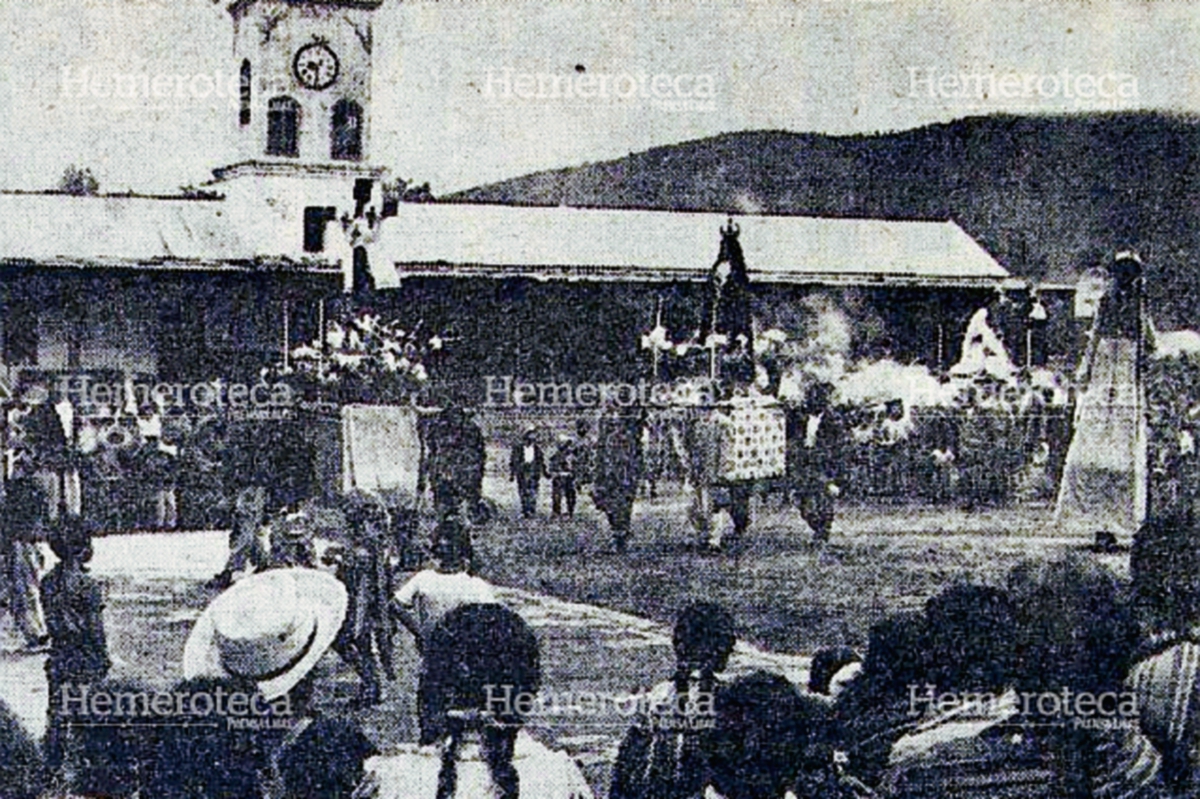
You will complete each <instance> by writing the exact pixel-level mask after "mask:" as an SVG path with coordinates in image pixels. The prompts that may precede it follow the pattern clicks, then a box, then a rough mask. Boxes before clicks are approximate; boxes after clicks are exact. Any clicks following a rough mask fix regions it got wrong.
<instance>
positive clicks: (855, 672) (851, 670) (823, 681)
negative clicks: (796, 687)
mask: <svg viewBox="0 0 1200 799" xmlns="http://www.w3.org/2000/svg"><path fill="white" fill-rule="evenodd" d="M862 669H863V659H862V655H860V654H858V652H855V651H854V650H853V649H851V648H850V647H848V646H833V647H825V648H823V649H818V650H817V651H816V652H815V653H813V658H812V663H811V664H809V667H808V691H809V693H811V694H813V695H815V696H821V697H827V698H828V699H829V701H831V702H832V701H834V700H836V699H837V698H838V696H840V695H841V693H842V691H844V690H845V689H846V687H847V686H848V685H849V684H850V682H851V681H853V680H855V679H857V678H858V677H859V675H861V674H862Z"/></svg>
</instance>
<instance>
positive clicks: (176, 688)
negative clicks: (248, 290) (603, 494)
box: [0, 515, 1200, 799]
mask: <svg viewBox="0 0 1200 799" xmlns="http://www.w3.org/2000/svg"><path fill="white" fill-rule="evenodd" d="M451 518H453V517H451ZM437 539H438V541H437V543H438V547H437V550H436V558H435V564H434V566H433V567H432V568H430V569H427V570H425V571H421V572H418V573H417V574H415V575H413V576H412V577H411V578H410V579H409V580H408V581H407V582H406V584H405V585H403V586H401V587H400V588H398V589H396V590H395V592H394V595H393V596H392V597H391V598H390V600H389V603H388V611H387V612H388V614H389V615H392V616H395V617H396V618H398V619H400V620H401V621H402V623H403V624H404V626H405V627H407V628H408V629H409V630H410V631H411V633H412V636H413V641H414V645H415V647H416V649H417V651H418V652H419V653H420V657H421V667H420V672H419V677H418V679H417V683H416V685H415V686H413V687H411V688H404V687H403V686H401V690H412V691H413V692H414V696H415V698H416V705H417V708H418V728H419V736H418V739H417V740H414V741H412V742H410V743H403V744H395V745H387V746H382V747H381V746H378V745H377V744H376V743H375V742H374V741H373V740H372V738H371V736H370V735H369V734H368V731H366V730H364V729H360V728H359V727H358V726H357V724H356V722H355V720H354V718H353V716H352V714H345V713H336V712H329V708H330V707H331V704H330V702H329V701H328V697H327V696H324V695H323V694H325V693H327V692H328V691H329V690H330V689H329V687H328V685H327V684H326V683H322V682H321V681H320V680H318V679H317V678H316V675H317V674H318V673H319V672H320V670H319V669H317V664H318V663H319V661H321V659H322V658H323V657H325V656H326V654H327V653H329V652H338V653H340V654H342V655H343V656H345V653H346V652H347V651H348V649H347V644H350V645H352V646H362V645H363V639H362V638H359V637H356V633H355V630H356V626H357V624H358V621H357V620H356V616H355V611H354V608H353V604H354V599H353V593H354V588H353V586H351V585H348V584H347V583H346V582H345V581H343V580H341V579H339V578H338V577H337V576H335V575H334V574H331V573H330V572H329V571H328V570H319V569H314V568H309V567H305V566H282V567H279V568H266V569H263V570H261V571H258V572H255V573H253V574H250V575H248V576H245V577H243V578H241V579H240V580H238V581H237V582H236V583H234V584H233V585H232V586H230V587H229V588H227V589H226V590H224V591H222V592H220V593H219V594H218V595H217V596H216V597H215V598H213V599H212V600H211V601H210V602H209V603H208V605H207V606H206V607H205V608H204V610H203V611H202V613H201V614H200V616H199V618H198V619H197V620H196V622H195V624H194V625H193V626H192V629H191V630H190V632H189V634H188V640H187V643H186V646H185V648H184V658H183V678H182V679H181V680H180V681H179V682H178V683H177V684H175V685H173V686H172V687H171V688H170V689H169V690H166V691H161V690H160V691H156V690H154V689H152V688H150V687H148V686H146V685H143V684H140V683H137V682H130V681H120V680H115V679H113V678H112V677H111V676H110V673H109V672H110V665H111V664H110V661H109V658H108V654H107V647H106V642H105V635H104V626H103V621H102V612H101V611H102V607H103V599H102V595H101V592H100V589H99V587H98V585H97V583H96V581H95V579H94V578H92V577H91V576H90V575H89V573H88V566H87V564H88V560H89V558H90V554H91V547H90V541H89V539H88V537H87V536H86V534H81V533H80V532H79V529H78V528H62V530H61V532H60V533H59V534H56V535H55V536H53V537H52V539H51V540H52V543H53V545H54V548H55V552H56V553H57V554H58V555H59V557H60V558H61V563H60V564H59V565H58V566H57V567H56V568H55V570H54V572H52V573H51V575H49V576H48V577H47V579H46V581H45V582H44V583H43V600H44V602H45V606H46V618H47V622H48V627H49V630H50V635H51V644H50V657H49V659H48V662H47V677H48V680H49V684H50V691H51V696H52V697H54V698H58V699H59V700H61V701H52V702H51V704H50V710H49V731H48V733H47V736H46V740H45V742H44V745H41V746H39V745H38V744H37V742H35V741H33V740H32V739H31V738H30V737H29V735H28V734H27V733H25V732H24V731H23V729H22V728H21V727H20V725H19V724H18V723H17V722H16V721H15V719H14V718H13V717H12V714H11V713H9V712H8V711H7V708H0V709H2V710H4V711H5V712H4V713H0V754H2V755H3V757H0V785H3V788H4V795H5V796H11V797H14V799H24V798H25V797H30V798H31V799H32V798H33V797H39V796H101V797H181V798H182V797H189V798H191V797H213V798H214V799H216V797H231V796H239V797H240V796H267V797H339V796H341V797H356V798H357V799H365V797H376V798H377V799H386V798H387V797H411V798H412V799H429V798H430V797H437V799H450V797H496V796H499V797H505V798H506V799H516V797H519V796H528V797H544V798H545V799H590V797H591V796H592V795H593V789H592V787H590V786H589V784H588V782H587V781H586V780H585V779H584V776H583V773H582V771H581V769H580V767H579V765H578V764H577V763H576V762H575V761H574V760H573V759H572V757H571V756H570V755H569V754H568V753H566V752H565V751H563V750H560V749H557V748H555V747H554V746H552V745H551V744H550V743H548V742H546V741H543V740H540V739H539V737H538V736H537V735H535V734H533V733H531V732H530V731H529V730H528V729H527V725H526V722H527V721H528V713H529V712H530V710H529V708H530V707H531V706H533V703H526V704H523V703H522V702H519V701H518V702H512V701H509V702H497V697H498V696H509V697H511V696H525V697H530V696H535V695H536V694H537V692H538V691H539V689H540V687H541V684H542V673H543V672H542V666H541V645H540V643H539V641H538V638H537V636H536V635H535V634H534V632H533V631H532V629H531V628H530V626H529V624H528V623H527V622H526V621H525V620H524V619H523V618H522V617H521V616H520V614H518V613H517V612H515V611H514V610H512V609H511V608H508V607H506V606H505V605H504V604H503V602H502V601H501V600H500V598H499V597H498V594H497V592H496V591H495V590H494V588H492V586H490V585H489V584H488V583H486V582H485V581H483V580H481V579H480V578H478V577H477V576H474V575H472V574H470V572H469V570H468V566H467V563H466V560H465V554H466V553H465V547H466V541H467V539H466V538H465V537H464V536H463V534H462V530H461V527H460V526H457V525H454V524H443V525H440V526H439V529H438V533H437ZM1130 574H1131V578H1130V579H1129V580H1125V579H1123V578H1121V577H1119V576H1118V575H1117V574H1116V572H1114V571H1113V570H1112V569H1110V567H1108V566H1107V565H1105V564H1104V563H1102V562H1099V561H1097V560H1094V559H1086V558H1085V557H1084V556H1082V555H1074V554H1071V555H1067V556H1064V557H1061V558H1059V559H1056V560H1050V561H1027V562H1023V563H1021V564H1019V565H1018V566H1017V567H1015V568H1014V569H1013V570H1012V571H1011V572H1010V573H1009V575H1008V576H1007V579H1006V580H1005V581H1004V582H1003V584H1001V585H982V584H976V583H970V582H962V583H956V584H953V585H951V586H949V587H947V588H945V589H944V590H942V591H940V592H939V593H937V594H936V595H934V596H933V597H931V598H930V599H929V600H928V601H927V602H926V604H925V606H924V608H923V609H922V610H921V611H919V612H912V611H910V612H901V613H896V614H893V615H890V616H887V617H884V618H882V619H881V620H879V621H878V622H877V623H875V624H874V625H873V626H872V627H871V629H870V633H869V636H868V640H867V644H866V648H865V650H864V651H862V652H859V651H856V650H855V649H853V648H849V647H845V646H838V647H830V648H828V649H822V650H820V651H818V652H817V653H815V655H814V657H813V658H812V662H811V667H810V669H809V673H808V678H807V682H806V683H805V684H803V685H796V684H793V683H791V682H790V681H789V680H788V679H787V678H785V677H784V676H781V675H779V674H775V673H770V672H766V671H751V672H749V673H731V671H730V658H731V655H732V653H733V651H734V648H735V644H736V641H737V638H738V634H739V630H738V624H737V621H736V619H735V618H734V617H733V616H732V615H731V614H730V613H729V612H728V611H727V610H726V609H725V608H724V607H722V606H721V605H720V604H718V603H714V602H711V601H698V602H693V603H691V604H688V605H686V606H685V607H683V608H682V609H681V611H680V613H679V615H678V617H677V620H676V623H675V627H674V633H673V636H672V644H673V649H674V655H675V665H674V668H673V670H672V672H671V674H670V675H669V676H668V677H667V679H665V680H664V681H663V682H661V683H659V684H657V685H654V686H651V687H649V688H648V689H646V690H645V692H644V695H645V697H647V698H648V701H646V702H644V703H642V704H640V705H639V709H640V711H639V713H638V714H637V715H636V716H635V717H634V718H633V720H632V723H631V724H630V726H629V727H628V729H627V730H626V731H625V733H624V735H623V736H622V737H621V741H620V744H619V747H618V749H617V752H616V758H615V762H614V764H613V768H612V772H611V781H610V783H609V785H608V786H607V795H608V796H609V797H611V798H612V799H650V797H706V798H707V799H785V797H794V799H805V798H806V797H809V798H812V799H826V798H829V799H849V798H850V797H870V796H879V797H930V799H934V798H935V797H949V796H953V797H974V796H978V797H1036V796H1044V797H1112V796H1121V797H1147V798H1149V797H1163V798H1166V797H1185V796H1194V795H1195V793H1196V791H1197V790H1200V776H1198V775H1200V757H1198V756H1197V753H1196V752H1197V749H1196V745H1195V740H1196V730H1197V729H1198V728H1200V726H1198V725H1200V703H1198V702H1197V698H1196V693H1195V690H1196V685H1197V677H1198V676H1200V657H1198V656H1197V653H1198V652H1200V641H1197V637H1196V636H1197V632H1196V630H1197V628H1198V627H1200V528H1198V526H1197V525H1196V523H1195V520H1194V519H1193V518H1192V517H1191V516H1190V515H1176V516H1168V517H1154V518H1152V519H1151V520H1150V521H1149V522H1147V524H1146V525H1145V526H1144V527H1143V528H1142V529H1141V530H1140V531H1139V533H1138V535H1137V537H1136V538H1135V540H1134V544H1133V548H1132V552H1131V556H1130ZM375 643H377V644H379V645H380V647H381V648H382V647H383V642H381V641H376V642H375ZM366 645H368V646H370V645H371V644H370V643H368V644H366ZM389 647H390V644H389ZM394 678H395V677H394V675H392V677H391V679H394ZM631 688H639V687H638V686H631ZM89 696H91V697H93V699H91V700H88V699H87V697H89ZM95 697H106V698H107V701H106V703H105V704H104V705H101V704H98V703H97V701H95ZM201 699H203V702H202V703H201V701H200V700H201ZM222 702H224V704H222ZM164 703H165V705H164ZM201 704H202V705H203V707H202V708H201ZM160 705H163V707H160ZM139 708H140V710H139ZM222 708H224V710H222ZM222 714H225V715H227V716H228V717H227V718H223V717H222ZM214 719H216V720H219V721H220V722H221V723H219V724H216V723H213V722H214ZM239 719H241V720H242V721H241V723H230V722H231V721H237V720H239ZM166 722H169V723H166ZM47 792H48V793H47Z"/></svg>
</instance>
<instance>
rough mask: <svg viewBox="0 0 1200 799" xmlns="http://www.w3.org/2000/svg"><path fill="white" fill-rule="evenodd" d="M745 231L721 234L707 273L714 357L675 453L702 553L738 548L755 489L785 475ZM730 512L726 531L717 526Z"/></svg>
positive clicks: (779, 415) (706, 338)
mask: <svg viewBox="0 0 1200 799" xmlns="http://www.w3.org/2000/svg"><path fill="white" fill-rule="evenodd" d="M739 232H740V231H739V229H738V227H737V226H736V225H734V224H733V222H732V220H731V221H730V223H729V224H728V226H726V227H725V228H723V229H722V230H721V249H720V252H719V253H718V255H717V260H716V263H715V264H713V267H712V269H711V270H710V272H709V279H708V284H707V287H706V294H705V302H704V308H703V316H702V318H701V324H700V335H699V338H700V342H701V344H702V345H703V346H704V347H705V348H706V349H708V351H709V374H708V382H707V391H701V392H698V396H699V399H700V400H701V402H700V403H699V404H697V405H694V407H690V408H688V409H687V410H686V412H685V414H684V421H683V423H682V430H681V431H679V432H680V433H681V435H679V436H677V438H676V441H677V445H678V446H679V447H680V448H681V449H682V450H683V452H681V453H680V456H681V460H683V462H684V463H685V464H686V465H687V471H688V479H689V483H690V484H691V487H692V491H693V492H694V494H693V501H692V504H691V508H690V510H689V521H690V522H691V523H692V526H693V528H694V529H695V531H696V533H697V535H698V537H699V538H700V541H699V547H700V549H701V551H704V552H719V551H721V550H722V549H724V548H728V547H730V546H735V545H737V544H738V543H740V542H741V541H742V540H743V538H744V536H745V534H746V531H747V530H748V529H749V526H750V521H751V517H750V497H751V495H752V493H753V491H754V488H755V486H756V481H758V480H764V479H770V478H774V477H781V476H783V474H784V471H785V458H784V450H785V446H784V438H785V433H786V431H785V424H784V416H783V412H782V409H780V408H779V407H778V403H777V401H776V400H775V399H774V398H772V397H769V396H767V395H764V394H762V393H760V392H759V390H758V389H757V387H756V386H755V384H754V382H755V376H756V371H757V367H756V364H755V360H754V329H753V317H752V313H751V298H752V293H751V289H750V278H749V274H748V272H747V269H746V262H745V258H744V256H743V253H742V247H741V244H740V243H739V242H738V234H739ZM721 512H727V513H728V516H729V520H728V523H725V522H723V521H718V515H719V514H720V513H721Z"/></svg>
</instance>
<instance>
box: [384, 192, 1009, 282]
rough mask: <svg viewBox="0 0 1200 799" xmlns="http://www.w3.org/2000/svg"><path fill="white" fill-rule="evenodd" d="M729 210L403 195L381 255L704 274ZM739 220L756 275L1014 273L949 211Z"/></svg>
mask: <svg viewBox="0 0 1200 799" xmlns="http://www.w3.org/2000/svg"><path fill="white" fill-rule="evenodd" d="M726 220H727V217H726V215H724V214H715V213H676V212H667V211H643V210H626V209H582V208H564V207H558V208H544V207H515V206H503V205H471V204H438V203H431V204H401V206H400V209H399V214H398V216H397V217H395V218H393V219H388V220H387V221H386V222H385V223H384V224H383V225H382V228H381V230H380V235H379V241H378V243H377V244H376V246H375V247H374V248H373V252H372V260H373V261H376V259H382V261H383V262H384V263H394V264H396V266H397V269H398V271H399V273H400V276H401V277H403V276H405V275H414V274H464V273H466V274H471V273H474V274H481V275H488V274H493V275H519V274H528V275H530V276H534V277H540V278H545V279H556V278H563V279H570V278H575V279H585V280H586V279H593V280H603V279H613V280H616V279H625V280H628V279H635V280H636V279H639V278H640V279H647V280H654V279H662V280H669V279H698V278H700V277H701V276H702V275H703V274H705V273H706V271H707V269H708V268H709V267H710V266H711V265H712V263H713V261H714V260H715V259H716V255H717V249H718V246H719V244H720V240H721V235H720V229H721V227H722V226H723V225H724V224H726ZM734 221H735V222H736V224H737V225H738V226H739V227H740V229H741V235H740V241H741V244H742V249H743V251H744V253H745V256H746V264H747V266H748V267H749V269H750V271H751V274H753V275H757V276H758V277H759V278H760V279H764V280H768V281H772V282H805V283H807V282H832V283H836V282H845V283H885V284H886V283H895V282H906V283H943V284H944V283H957V284H975V283H978V284H981V285H983V284H986V285H992V284H994V283H996V282H997V281H1000V280H1003V279H1005V278H1007V277H1009V273H1008V272H1007V270H1005V269H1004V267H1002V266H1001V265H1000V264H998V263H997V262H996V261H995V260H994V259H993V258H992V257H991V256H990V255H988V253H987V252H985V251H984V250H983V248H981V247H980V246H979V244H978V243H976V242H975V241H974V240H973V239H972V238H971V237H970V236H968V235H967V234H966V233H965V232H963V230H962V229H961V228H960V227H958V225H956V224H955V223H954V222H950V221H934V222H925V221H920V222H917V221H892V220H879V219H841V218H838V219H834V218H823V217H799V216H740V217H736V218H735V220H734ZM376 263H378V262H377V261H376ZM373 265H375V264H373Z"/></svg>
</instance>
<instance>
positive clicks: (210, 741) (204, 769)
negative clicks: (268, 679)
mask: <svg viewBox="0 0 1200 799" xmlns="http://www.w3.org/2000/svg"><path fill="white" fill-rule="evenodd" d="M256 690H257V688H256V686H255V684H254V682H253V681H252V680H243V679H238V678H232V677H195V678H191V679H185V680H183V681H181V682H179V683H177V684H175V685H174V686H172V687H171V691H170V694H171V695H172V696H181V697H185V698H186V701H187V702H188V704H187V705H186V707H184V708H182V709H183V713H182V714H173V715H172V717H171V718H170V719H169V723H168V724H164V725H163V726H161V727H158V728H157V732H158V736H157V737H158V746H157V757H156V758H155V762H154V767H153V769H152V777H151V780H152V787H151V789H150V790H149V791H147V792H146V794H145V795H146V796H155V797H162V799H221V798H222V797H227V796H257V795H261V793H260V787H259V785H260V782H259V774H260V772H261V771H263V770H264V769H266V768H267V766H268V764H269V762H270V753H271V749H272V748H273V747H274V746H275V745H276V744H277V743H278V742H279V739H280V737H281V735H282V733H280V732H278V731H272V732H267V733H266V734H264V732H265V731H264V730H252V729H244V730H243V729H233V728H232V727H230V726H229V725H228V724H227V723H226V722H227V720H226V719H216V720H215V721H216V722H218V723H214V719H213V718H212V717H210V716H209V715H208V714H203V715H201V714H199V713H193V712H189V711H196V710H198V709H199V708H197V707H196V706H197V705H198V704H200V703H197V702H195V698H196V697H201V696H203V697H215V696H217V694H218V692H220V693H221V694H222V695H224V696H233V695H244V696H248V697H249V696H253V695H254V694H255V692H256Z"/></svg>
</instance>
